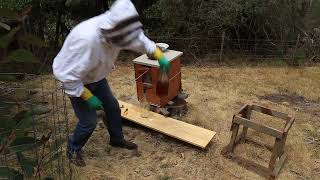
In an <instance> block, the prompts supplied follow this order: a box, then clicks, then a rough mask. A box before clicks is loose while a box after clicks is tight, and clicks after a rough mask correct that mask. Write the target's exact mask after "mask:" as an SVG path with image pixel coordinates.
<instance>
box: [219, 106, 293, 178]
mask: <svg viewBox="0 0 320 180" xmlns="http://www.w3.org/2000/svg"><path fill="white" fill-rule="evenodd" d="M252 111H257V112H261V113H263V114H266V115H269V116H273V117H276V118H279V119H281V120H283V121H284V122H285V125H284V128H283V129H282V130H278V129H275V128H272V127H269V126H266V125H262V124H260V123H258V122H255V121H254V120H252V119H251V113H252ZM294 121H295V118H294V117H293V116H292V115H287V114H284V113H282V112H278V111H275V110H271V109H268V108H265V107H261V106H258V105H254V104H247V105H245V106H243V107H242V108H241V109H240V111H239V112H238V113H236V114H234V116H233V120H232V125H231V129H230V131H232V135H231V139H230V143H229V144H228V145H227V146H226V147H225V148H224V149H223V150H222V154H223V155H225V156H226V157H229V158H231V157H233V159H235V160H237V161H238V163H239V164H242V165H246V166H247V168H249V169H252V168H250V167H248V165H249V166H254V168H255V170H256V171H259V172H262V174H263V175H265V176H268V177H269V179H274V178H276V177H277V176H278V174H279V172H280V170H281V168H282V166H283V164H284V162H285V160H286V158H287V155H286V153H285V152H284V147H285V143H286V139H287V135H288V131H289V130H290V128H291V126H292V124H293V122H294ZM240 125H242V126H243V129H242V133H241V134H240V135H238V134H239V128H240ZM248 128H251V129H254V130H256V131H258V132H260V133H264V134H267V135H270V136H272V137H275V143H274V146H273V147H271V146H268V145H265V144H263V145H262V146H264V147H267V149H269V150H270V151H272V155H271V159H270V161H269V166H268V167H264V166H262V165H259V164H256V163H253V162H250V161H248V160H247V159H244V158H239V157H236V156H235V154H234V153H233V152H234V149H235V147H236V145H237V144H240V143H242V142H245V141H253V140H251V139H248V138H247V131H248ZM253 142H255V141H253ZM255 143H257V142H255ZM257 144H258V145H261V144H259V143H257ZM244 162H246V163H244Z"/></svg>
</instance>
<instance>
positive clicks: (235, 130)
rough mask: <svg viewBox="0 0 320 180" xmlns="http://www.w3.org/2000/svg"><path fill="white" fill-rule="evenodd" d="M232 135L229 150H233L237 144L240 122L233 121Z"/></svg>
mask: <svg viewBox="0 0 320 180" xmlns="http://www.w3.org/2000/svg"><path fill="white" fill-rule="evenodd" d="M231 131H232V135H231V140H230V144H229V147H228V150H229V152H233V150H234V147H235V144H236V139H237V135H238V131H239V124H236V123H233V124H232V127H231Z"/></svg>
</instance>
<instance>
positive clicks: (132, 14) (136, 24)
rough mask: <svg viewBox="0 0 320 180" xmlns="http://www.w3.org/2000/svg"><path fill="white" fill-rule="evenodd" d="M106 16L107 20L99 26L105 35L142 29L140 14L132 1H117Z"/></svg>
mask: <svg viewBox="0 0 320 180" xmlns="http://www.w3.org/2000/svg"><path fill="white" fill-rule="evenodd" d="M104 16H105V20H104V21H103V22H101V23H100V24H99V27H100V29H102V31H103V34H105V33H114V32H117V31H123V32H124V31H126V30H127V31H132V30H134V29H138V28H142V24H141V22H140V21H139V14H138V12H137V10H136V8H135V6H134V5H133V3H132V2H131V0H117V1H115V2H114V3H113V4H112V6H111V8H110V9H109V10H108V11H106V12H105V13H104Z"/></svg>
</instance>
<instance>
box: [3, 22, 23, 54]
mask: <svg viewBox="0 0 320 180" xmlns="http://www.w3.org/2000/svg"><path fill="white" fill-rule="evenodd" d="M20 28H21V27H20V26H18V27H15V28H14V29H12V30H11V31H10V32H9V33H8V34H6V35H4V36H2V37H0V48H3V49H5V48H8V46H9V44H10V43H11V42H12V41H13V40H14V36H15V35H16V34H17V32H18V31H19V30H20Z"/></svg>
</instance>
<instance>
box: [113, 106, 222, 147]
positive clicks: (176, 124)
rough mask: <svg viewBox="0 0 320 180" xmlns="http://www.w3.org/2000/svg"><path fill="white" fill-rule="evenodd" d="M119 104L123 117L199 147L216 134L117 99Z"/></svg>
mask: <svg viewBox="0 0 320 180" xmlns="http://www.w3.org/2000/svg"><path fill="white" fill-rule="evenodd" d="M119 104H120V107H121V116H122V117H123V118H124V119H127V120H129V121H131V122H134V123H137V124H140V125H142V126H145V127H147V128H150V129H153V130H155V131H158V132H161V133H163V134H166V135H168V136H171V137H173V138H177V139H179V140H181V141H184V142H187V143H190V144H192V145H195V146H198V147H201V148H205V147H206V146H207V145H208V144H209V142H210V141H211V139H212V138H213V137H214V135H215V134H216V132H214V131H210V130H208V129H204V128H201V127H198V126H195V125H192V124H188V123H185V122H182V121H178V120H176V119H173V118H169V117H164V116H162V115H160V114H157V113H154V112H151V111H148V110H145V109H143V108H140V107H138V106H135V105H132V104H129V103H126V102H123V101H119Z"/></svg>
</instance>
